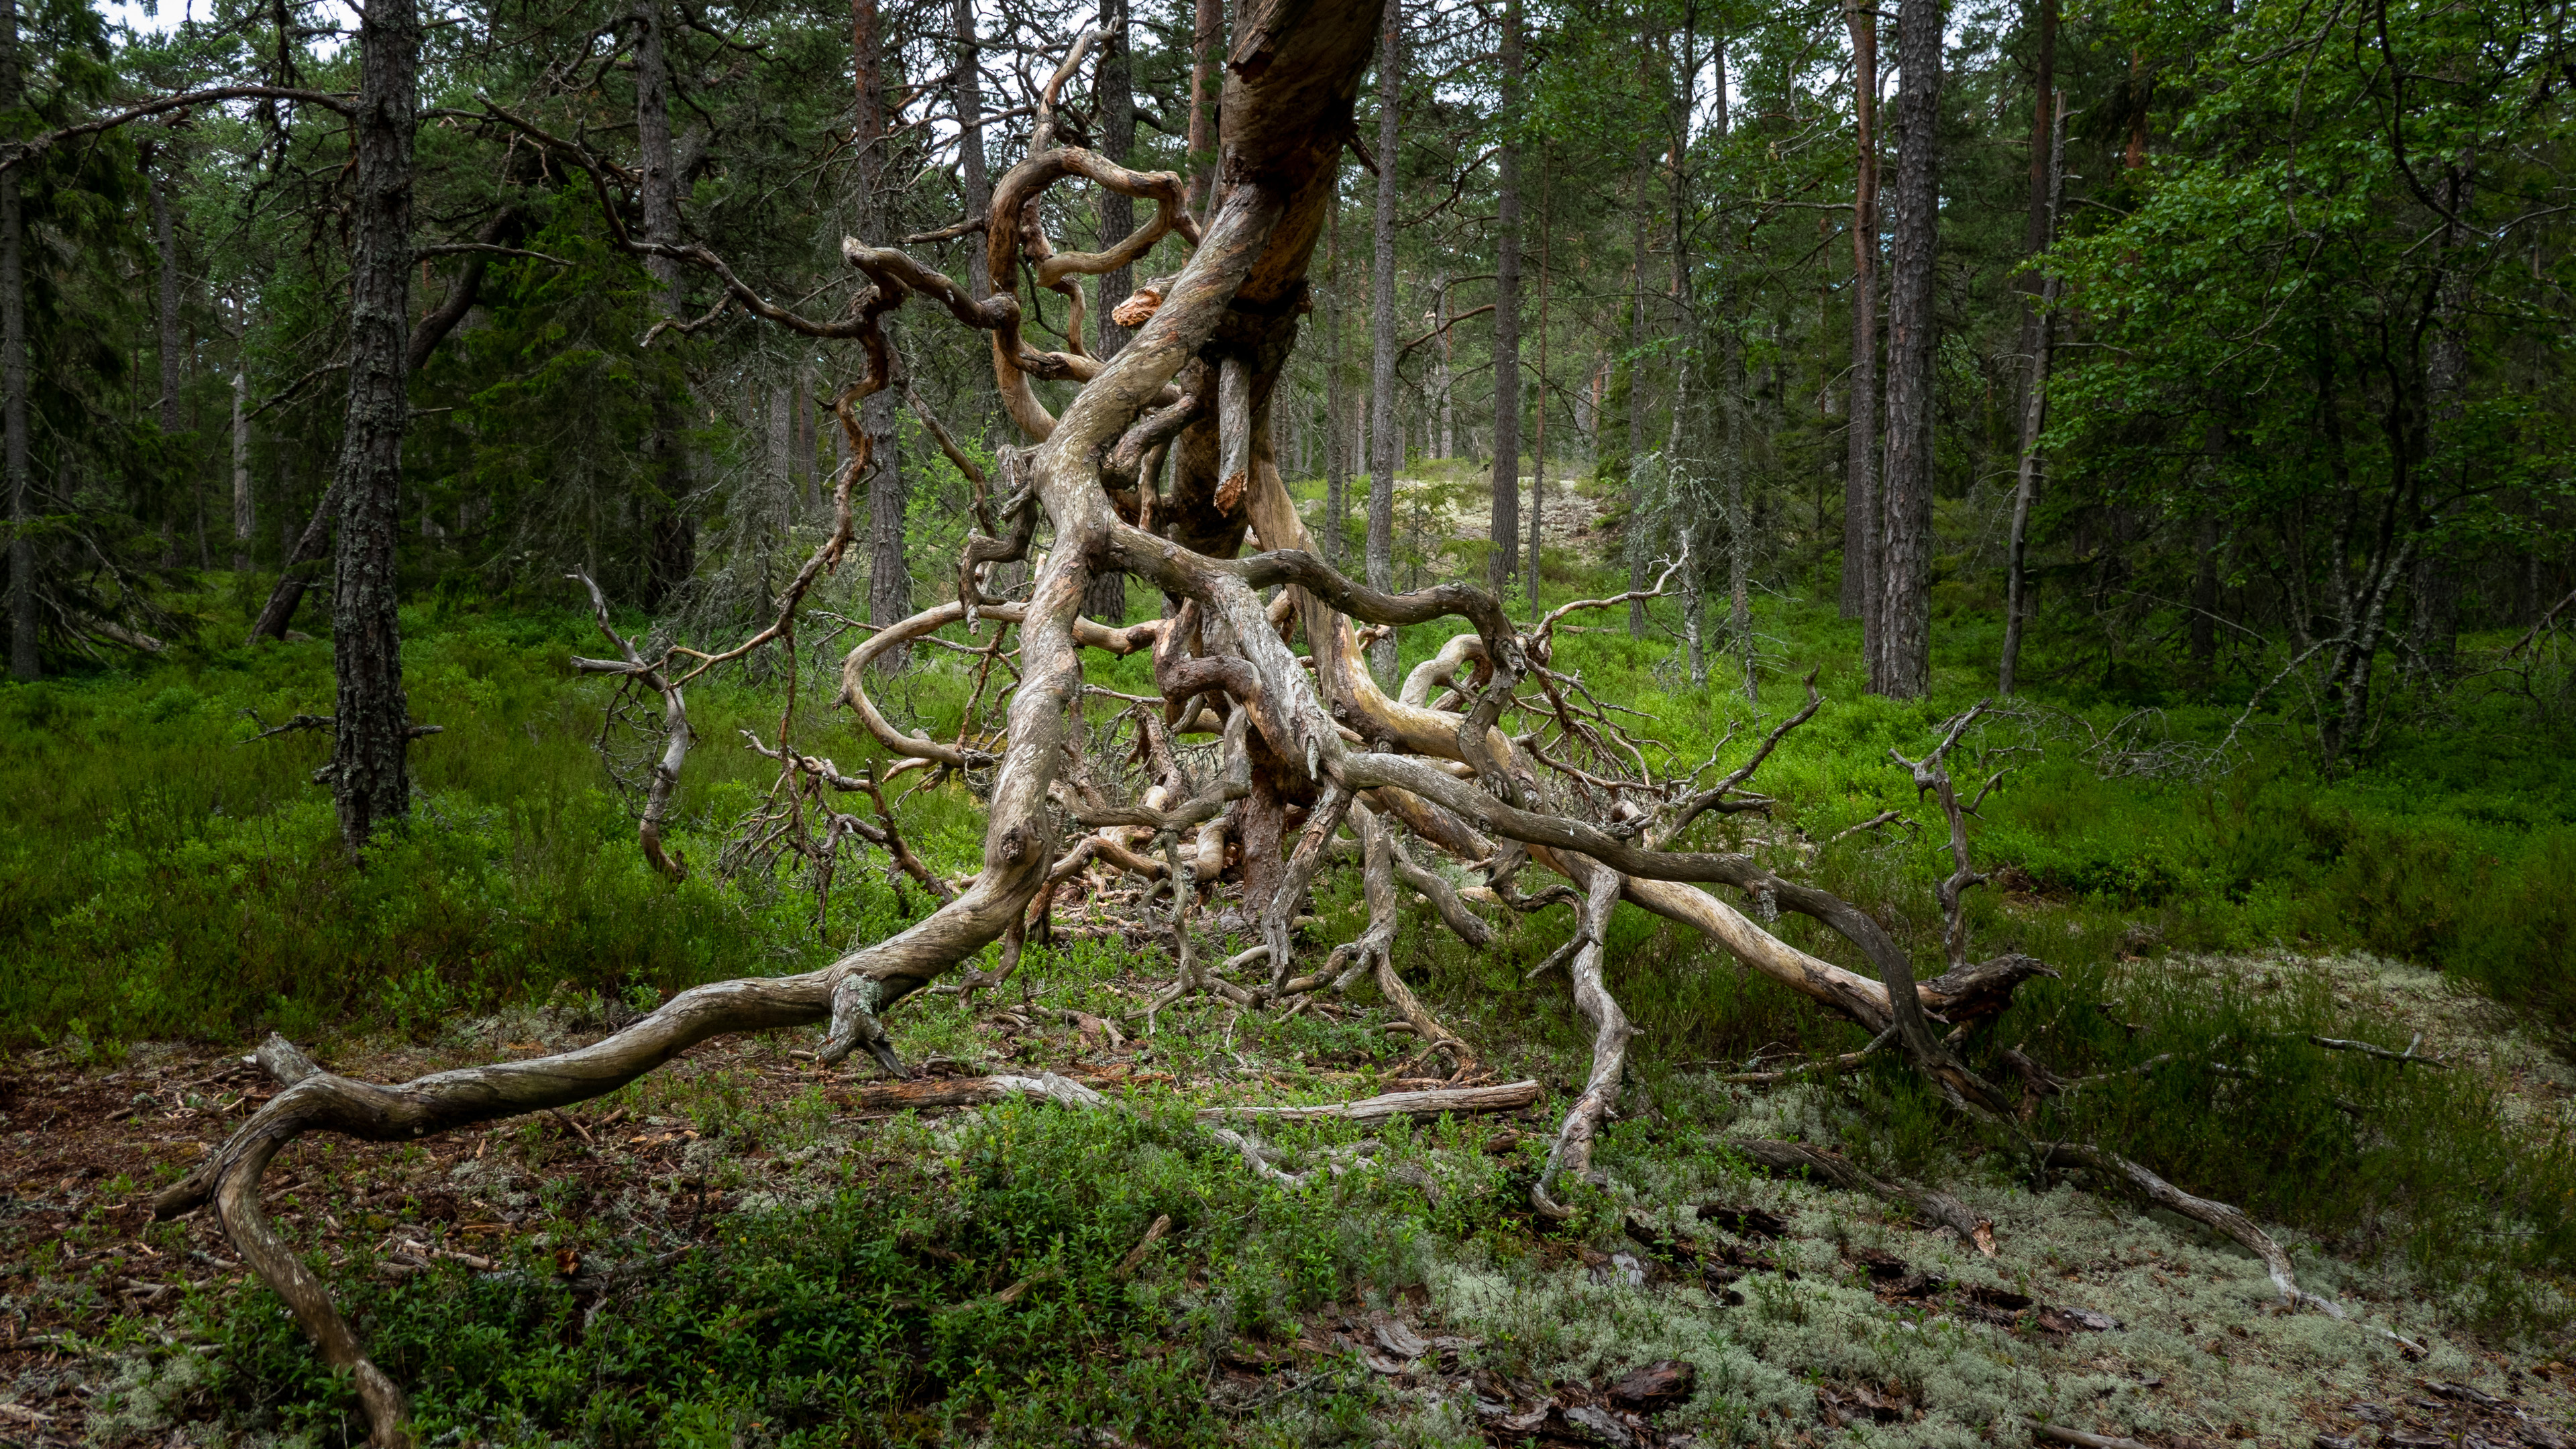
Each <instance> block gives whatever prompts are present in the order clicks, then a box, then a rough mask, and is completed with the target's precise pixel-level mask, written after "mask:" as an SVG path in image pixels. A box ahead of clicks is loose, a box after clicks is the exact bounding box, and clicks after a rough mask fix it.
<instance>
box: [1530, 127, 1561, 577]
mask: <svg viewBox="0 0 2576 1449" xmlns="http://www.w3.org/2000/svg"><path fill="white" fill-rule="evenodd" d="M1555 180H1556V173H1555V171H1554V170H1552V169H1550V168H1549V166H1548V163H1547V157H1546V154H1545V153H1544V152H1542V153H1541V154H1540V157H1539V173H1538V396H1537V399H1536V401H1535V403H1534V405H1533V406H1532V407H1531V409H1530V412H1531V415H1532V417H1533V419H1534V426H1533V427H1532V428H1531V439H1530V519H1529V608H1530V617H1531V618H1533V619H1536V618H1538V617H1539V616H1540V615H1541V613H1542V612H1543V611H1544V610H1545V607H1546V606H1545V605H1544V604H1542V603H1540V602H1539V599H1540V588H1541V577H1542V573H1543V570H1541V569H1540V567H1539V544H1540V542H1541V539H1542V537H1543V531H1544V529H1545V527H1546V523H1547V268H1548V260H1549V258H1550V256H1551V255H1553V248H1552V246H1551V243H1552V242H1553V241H1554V238H1553V237H1552V236H1551V235H1550V233H1549V229H1548V228H1549V222H1550V220H1551V218H1550V216H1549V214H1548V209H1549V206H1550V203H1552V202H1553V201H1554V200H1555V190H1554V183H1555Z"/></svg>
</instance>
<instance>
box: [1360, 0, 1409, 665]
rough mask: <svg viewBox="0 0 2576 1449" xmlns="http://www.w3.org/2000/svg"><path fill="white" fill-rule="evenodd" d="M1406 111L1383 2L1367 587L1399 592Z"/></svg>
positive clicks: (1392, 10)
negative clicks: (1399, 260) (1399, 217)
mask: <svg viewBox="0 0 2576 1449" xmlns="http://www.w3.org/2000/svg"><path fill="white" fill-rule="evenodd" d="M1403 113H1404V0H1386V16H1385V19H1384V20H1383V21H1382V22H1381V23H1380V25H1379V35H1378V49H1377V155H1378V163H1377V214H1376V216H1375V218H1374V219H1373V223H1372V233H1373V241H1374V244H1375V247H1376V257H1375V271H1374V274H1373V276H1372V278H1371V282H1372V287H1371V292H1370V302H1371V307H1370V311H1371V315H1370V318H1369V349H1370V350H1369V417H1370V421H1371V427H1370V432H1371V433H1373V434H1374V435H1375V441H1376V444H1377V447H1376V449H1375V451H1374V453H1373V455H1372V456H1371V457H1370V459H1369V494H1368V558H1367V565H1368V582H1369V587H1370V588H1373V589H1390V590H1391V589H1393V588H1394V587H1395V470H1396V467H1397V465H1399V464H1401V463H1402V462H1403V461H1404V434H1403V432H1402V431H1401V430H1400V429H1398V428H1397V426H1396V421H1395V349H1396V340H1395V209H1396V201H1397V178H1398V176H1399V174H1400V172H1401V170H1402V168H1400V167H1399V166H1398V165H1397V164H1396V159H1397V144H1398V142H1399V140H1400V139H1401V137H1400V135H1399V132H1398V125H1399V123H1400V121H1401V118H1402V116H1403ZM1395 651H1396V640H1395V634H1394V633H1393V632H1392V631H1389V632H1388V634H1387V635H1386V636H1385V637H1384V638H1382V639H1380V640H1378V641H1377V642H1376V643H1375V644H1373V645H1371V646H1370V648H1369V669H1370V671H1371V672H1372V673H1374V674H1375V675H1376V676H1377V681H1378V683H1379V684H1380V685H1392V684H1394V683H1395Z"/></svg>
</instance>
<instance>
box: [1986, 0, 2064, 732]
mask: <svg viewBox="0 0 2576 1449" xmlns="http://www.w3.org/2000/svg"><path fill="white" fill-rule="evenodd" d="M2052 13H2054V11H2053V6H2052ZM2052 33H2053V31H2052ZM2054 102H2055V105H2054V111H2055V115H2054V117H2053V118H2052V119H2051V121H2050V123H2049V131H2048V156H2047V161H2046V165H2047V168H2048V189H2047V190H2046V191H2045V192H2044V193H2043V194H2042V196H2041V200H2040V205H2041V216H2040V224H2039V228H2038V235H2037V241H2036V244H2035V245H2034V246H2033V248H2032V251H2033V252H2034V254H2036V253H2038V252H2044V251H2046V250H2047V249H2048V248H2049V247H2050V246H2051V245H2053V244H2054V243H2055V241H2056V239H2057V208H2058V205H2059V203H2060V201H2061V200H2062V198H2063V196H2064V188H2065V175H2066V97H2065V96H2064V95H2062V94H2061V95H2058V96H2056V97H2054ZM2056 303H2057V278H2056V276H2054V275H2053V274H2052V275H2050V276H2048V277H2047V278H2045V279H2044V280H2043V281H2042V282H2041V284H2040V295H2039V305H2038V307H2037V308H2035V309H2033V311H2032V314H2031V323H2032V325H2031V329H2030V344H2029V345H2030V382H2029V385H2028V386H2027V387H2026V388H2024V389H2023V393H2022V411H2021V470H2020V475H2019V476H2018V477H2017V478H2016V479H2015V480H2014V484H2013V508H2012V535H2011V540H2010V542H2009V543H2007V544H2006V546H2005V555H2004V650H2003V660H2002V663H2001V664H2000V665H1999V666H1998V668H1997V670H1996V677H1995V692H1996V693H1998V694H2004V695H2009V694H2011V693H2012V692H2013V688H2014V683H2015V679H2014V677H2015V675H2017V674H2018V673H2019V672H2020V670H2021V641H2022V631H2023V629H2024V628H2025V627H2027V625H2028V623H2029V619H2030V599H2029V592H2030V510H2031V506H2032V505H2033V504H2034V503H2036V502H2037V501H2038V499H2039V486H2040V484H2041V482H2042V481H2043V477H2042V475H2043V471H2044V468H2043V465H2044V462H2045V460H2044V459H2043V458H2042V457H2041V454H2040V447H2039V437H2040V433H2041V431H2042V430H2043V429H2044V428H2045V427H2046V426H2047V422H2048V369H2049V359H2050V352H2051V349H2052V347H2053V346H2054V344H2055V341H2056V337H2057V319H2056V318H2054V317H2052V316H2050V315H2049V310H2048V309H2049V308H2051V307H2053V306H2055V305H2056Z"/></svg>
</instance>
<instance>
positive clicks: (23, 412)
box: [0, 0, 44, 679]
mask: <svg viewBox="0 0 2576 1449" xmlns="http://www.w3.org/2000/svg"><path fill="white" fill-rule="evenodd" d="M18 87H19V78H18V3H17V0H0V107H8V108H12V109H14V108H15V107H16V106H17V104H18ZM25 245H26V239H25V236H24V222H23V220H22V218H21V216H20V214H19V205H18V173H17V171H16V170H14V169H13V170H9V171H5V172H0V389H5V393H6V398H5V401H0V415H5V420H0V432H5V433H6V440H5V444H0V448H5V455H6V459H7V463H6V471H7V474H8V486H9V525H10V534H9V672H10V673H11V674H13V675H15V676H17V677H18V678H20V679H35V678H38V677H39V676H41V675H42V674H43V673H44V667H43V664H42V662H41V660H40V659H39V657H38V655H37V652H36V544H35V540H34V539H32V538H30V537H29V536H28V533H29V528H30V525H31V524H32V522H33V520H34V515H35V508H34V499H33V498H31V497H30V496H29V495H30V493H31V491H32V489H33V486H34V484H33V480H31V479H30V478H29V477H28V471H27V277H26V270H25V263H26V256H25Z"/></svg>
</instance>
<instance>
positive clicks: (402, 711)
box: [331, 0, 420, 851]
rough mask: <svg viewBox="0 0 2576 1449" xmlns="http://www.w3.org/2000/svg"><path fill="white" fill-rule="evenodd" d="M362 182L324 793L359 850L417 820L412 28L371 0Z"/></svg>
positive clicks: (400, 5)
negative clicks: (411, 597) (402, 535)
mask: <svg viewBox="0 0 2576 1449" xmlns="http://www.w3.org/2000/svg"><path fill="white" fill-rule="evenodd" d="M358 45H359V55H360V61H359V66H360V69H359V77H360V78H359V90H358V110H357V116H356V121H355V124H354V126H353V128H352V129H353V130H354V131H355V132H356V137H355V140H356V149H357V181H356V184H355V187H354V189H353V195H352V198H351V201H350V207H349V212H350V214H349V237H350V259H349V415H348V424H347V427H346V430H345V431H344V433H343V434H342V443H341V448H340V468H339V478H338V480H337V485H336V486H337V489H338V492H339V495H340V547H339V554H338V559H337V565H336V567H335V569H334V571H333V575H332V589H331V658H332V665H333V668H334V671H335V673H336V674H337V676H338V680H339V689H338V695H337V707H336V709H335V711H334V725H333V743H332V751H331V796H332V803H333V805H334V806H336V807H337V809H338V811H339V817H340V838H341V840H342V842H343V843H344V844H346V845H347V846H348V848H349V849H350V850H352V851H357V850H361V849H363V848H364V847H365V846H366V844H367V842H368V840H369V839H370V838H371V837H373V836H374V834H375V832H376V830H377V828H378V827H379V826H381V825H384V824H386V823H387V822H390V821H397V820H400V819H402V818H403V817H405V816H406V815H408V814H409V813H410V811H411V772H410V769H409V765H408V762H407V759H406V754H407V746H408V744H409V742H410V731H411V708H410V705H409V703H408V701H406V699H405V698H404V695H403V682H402V629H401V621H400V618H399V617H398V615H397V613H396V608H397V605H398V603H399V597H398V594H397V584H398V579H397V577H396V575H395V569H394V538H395V535H396V533H397V531H398V525H399V522H400V517H399V515H400V511H401V504H402V442H403V429H404V426H405V424H406V423H407V422H408V421H409V417H410V411H411V403H410V398H409V395H408V393H407V391H406V389H405V382H406V377H407V373H408V370H409V362H410V357H409V354H410V350H411V349H410V330H411V327H410V323H411V206H412V198H411V184H412V138H413V134H414V131H415V130H416V128H417V127H418V124H419V115H418V105H419V97H418V86H419V64H420V19H419V15H418V12H417V11H416V9H415V8H414V4H413V0H372V3H370V4H369V5H368V6H367V7H366V8H365V9H364V10H363V11H361V12H360V19H359V24H358Z"/></svg>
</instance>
